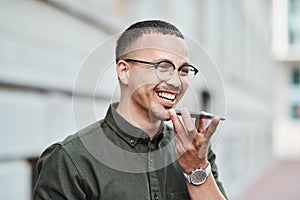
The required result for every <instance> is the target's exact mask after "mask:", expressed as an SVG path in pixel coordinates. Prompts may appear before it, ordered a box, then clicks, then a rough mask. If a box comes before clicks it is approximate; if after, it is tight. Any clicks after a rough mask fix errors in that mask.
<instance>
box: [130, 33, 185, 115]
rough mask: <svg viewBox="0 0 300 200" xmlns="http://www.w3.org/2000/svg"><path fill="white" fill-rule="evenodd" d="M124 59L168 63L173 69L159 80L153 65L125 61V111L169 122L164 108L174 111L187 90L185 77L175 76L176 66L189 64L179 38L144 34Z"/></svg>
mask: <svg viewBox="0 0 300 200" xmlns="http://www.w3.org/2000/svg"><path fill="white" fill-rule="evenodd" d="M126 58H127V59H135V60H143V61H148V62H159V61H162V60H168V61H170V62H172V63H173V64H175V66H176V69H175V71H174V73H173V75H172V76H171V78H170V79H168V80H161V79H159V78H158V77H157V75H156V70H155V68H154V67H153V66H151V65H147V64H142V63H133V62H128V63H127V64H128V66H129V68H130V70H129V71H128V85H127V86H128V87H127V90H128V91H127V92H129V93H130V95H129V99H128V101H129V109H132V108H133V112H132V113H131V110H129V113H131V114H134V112H139V114H142V113H144V114H145V115H147V116H150V117H151V118H154V119H160V120H165V119H169V114H168V111H167V110H168V109H170V108H174V107H175V106H176V104H177V103H178V102H179V100H180V99H181V98H182V96H183V95H184V93H185V91H186V90H187V88H188V78H187V77H184V76H183V77H182V76H179V74H178V71H177V67H178V66H181V65H182V64H184V63H189V60H188V49H187V46H186V44H185V42H184V40H183V39H182V38H179V37H176V36H172V35H161V34H146V35H144V36H143V37H141V38H140V39H138V41H137V42H136V43H135V44H134V45H133V48H132V51H131V53H129V54H128V55H127V57H126Z"/></svg>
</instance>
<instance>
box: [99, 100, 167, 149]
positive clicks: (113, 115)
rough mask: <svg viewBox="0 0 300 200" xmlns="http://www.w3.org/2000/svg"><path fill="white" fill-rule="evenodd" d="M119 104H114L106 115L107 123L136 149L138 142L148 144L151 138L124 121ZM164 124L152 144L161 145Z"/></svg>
mask: <svg viewBox="0 0 300 200" xmlns="http://www.w3.org/2000/svg"><path fill="white" fill-rule="evenodd" d="M117 106H118V103H112V104H111V105H110V107H109V109H108V111H107V113H106V116H105V119H104V120H105V122H106V123H107V124H108V125H109V126H110V127H111V128H112V129H113V130H114V131H115V132H116V133H117V134H118V135H119V136H120V137H121V138H122V139H123V140H125V141H126V142H127V143H128V144H129V145H130V146H132V147H134V146H135V145H136V144H137V143H138V142H141V143H148V142H149V141H150V137H149V135H148V134H147V133H145V132H144V131H143V130H141V129H139V128H137V127H135V126H133V125H132V124H131V123H129V122H128V121H127V120H126V119H124V118H123V117H122V116H121V115H120V114H119V113H118V112H117V111H116V108H117ZM163 130H164V123H163V122H161V124H160V126H159V129H158V132H157V134H156V135H155V136H154V138H153V140H152V142H153V143H155V144H157V145H158V144H159V142H160V141H161V140H162V138H163Z"/></svg>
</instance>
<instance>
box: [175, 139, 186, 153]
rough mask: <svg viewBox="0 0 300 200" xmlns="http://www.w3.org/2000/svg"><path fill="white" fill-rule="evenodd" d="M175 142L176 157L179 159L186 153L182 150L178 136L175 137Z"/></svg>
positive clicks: (184, 149)
mask: <svg viewBox="0 0 300 200" xmlns="http://www.w3.org/2000/svg"><path fill="white" fill-rule="evenodd" d="M175 141H176V153H177V156H178V157H180V156H181V155H182V154H183V153H184V152H185V151H186V148H184V146H183V144H182V142H181V140H180V139H179V138H178V135H177V136H176V138H175Z"/></svg>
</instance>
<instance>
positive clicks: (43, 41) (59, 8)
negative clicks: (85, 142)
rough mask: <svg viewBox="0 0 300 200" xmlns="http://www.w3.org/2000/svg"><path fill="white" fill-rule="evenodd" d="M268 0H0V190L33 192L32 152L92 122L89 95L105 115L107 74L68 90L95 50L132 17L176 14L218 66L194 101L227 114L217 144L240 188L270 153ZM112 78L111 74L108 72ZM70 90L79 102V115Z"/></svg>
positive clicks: (230, 189)
mask: <svg viewBox="0 0 300 200" xmlns="http://www.w3.org/2000/svg"><path fill="white" fill-rule="evenodd" d="M271 8H272V7H271V0H264V1H261V0H253V1H246V0H242V1H241V0H228V1H218V0H202V1H197V0H191V1H189V3H187V2H184V1H173V0H165V1H159V0H153V1H136V0H112V1H111V0H102V1H98V0H86V1H79V0H75V1H71V0H65V1H58V0H44V1H43V0H41V1H34V0H27V1H18V0H13V1H1V3H0V52H1V53H0V187H1V191H0V199H15V200H19V199H20V200H21V199H22V200H23V199H24V200H27V199H30V193H31V184H32V182H33V180H34V179H35V167H34V164H35V162H36V159H37V158H38V156H39V155H40V154H41V152H42V151H43V150H44V149H45V148H46V147H47V146H49V145H50V144H51V143H53V142H55V141H58V140H62V139H63V138H65V137H66V136H67V135H69V134H71V133H73V132H75V131H76V130H77V129H78V128H81V127H82V126H84V125H87V124H89V123H92V122H93V121H92V119H90V118H87V117H86V116H87V115H88V113H86V115H85V113H84V111H85V107H86V105H89V104H90V103H91V102H92V103H93V101H91V100H94V99H95V102H96V103H95V104H96V107H97V112H98V113H97V117H98V118H101V117H103V116H104V114H105V112H106V108H107V106H108V105H109V103H110V102H111V96H110V94H111V91H112V90H115V87H116V86H115V85H113V84H108V83H107V82H106V83H104V84H103V85H101V87H102V88H103V90H102V89H101V90H97V92H96V95H95V96H93V94H91V93H89V92H86V90H87V89H88V88H87V87H86V88H82V89H79V90H75V91H73V86H74V84H75V82H76V80H77V79H76V78H78V74H80V73H81V72H82V71H81V70H82V63H83V60H84V59H85V58H86V57H87V55H88V54H89V53H90V52H91V50H92V49H94V48H95V47H96V46H97V45H98V44H100V43H103V41H105V40H107V38H109V37H110V36H112V35H114V34H118V33H119V32H120V31H122V30H123V29H125V28H126V27H127V26H128V25H129V24H131V23H133V22H135V21H138V20H142V19H153V18H155V19H156V18H159V19H164V20H167V21H170V22H171V23H174V24H176V25H177V26H178V27H179V29H181V30H182V32H183V33H184V34H186V35H188V36H189V37H190V38H192V39H193V40H195V41H197V42H198V43H199V44H201V45H202V46H203V48H204V49H205V50H206V51H207V52H208V54H209V56H210V57H211V59H212V61H213V62H214V63H215V65H216V66H217V67H218V70H219V71H218V73H219V74H220V75H221V77H222V82H223V83H224V85H222V88H221V89H224V91H221V92H220V91H218V88H219V87H217V86H218V85H214V84H213V83H212V88H209V89H207V88H205V87H203V85H200V84H198V85H196V86H195V89H194V90H195V94H196V96H197V97H198V99H199V102H200V106H199V107H200V108H199V109H203V108H205V109H206V110H208V111H210V110H212V111H214V112H221V111H223V112H224V113H220V114H224V115H225V116H226V118H227V119H226V122H225V123H224V124H223V126H222V130H220V133H221V134H220V135H219V136H218V138H217V140H215V141H217V142H215V143H214V149H215V150H216V152H217V163H218V165H219V168H220V173H221V179H222V180H223V182H224V186H225V189H226V191H227V193H228V196H229V197H234V196H236V195H238V194H239V193H240V192H242V191H243V190H244V188H246V186H247V184H248V183H250V182H251V181H253V180H255V179H256V178H258V176H259V175H260V174H261V173H262V172H263V171H264V170H265V169H266V167H268V166H269V165H270V164H271V163H272V162H273V153H272V117H273V115H274V114H275V113H274V112H273V111H272V105H273V101H272V92H273V86H274V82H273V75H274V74H273V69H274V63H273V61H272V58H271V53H270V48H271ZM298 33H299V32H298ZM293 41H299V38H298V39H297V37H296V36H294V39H293ZM112 50H113V48H112ZM112 54H113V52H112ZM283 63H284V64H286V62H283ZM288 63H289V62H288ZM293 66H296V65H293ZM99 67H101V60H99ZM92 73H93V72H91V74H90V75H91V77H92ZM297 73H299V71H298V72H297ZM295 77H296V76H295ZM206 78H207V79H208V80H211V79H213V76H212V77H210V76H209V75H208V77H206ZM108 80H109V81H112V82H117V79H116V76H114V75H112V76H111V77H109V79H108ZM297 80H298V82H299V79H297ZM212 82H213V81H212ZM219 89H220V88H219ZM293 89H294V88H291V90H293ZM220 94H221V95H220ZM222 95H223V96H222ZM284 95H289V94H287V92H286V91H285V93H284ZM72 97H76V99H77V100H78V101H77V102H78V104H79V106H82V108H81V109H82V110H81V111H82V113H80V114H81V117H82V121H81V123H80V124H79V125H78V124H77V123H76V121H75V120H74V116H75V115H76V114H77V113H74V110H73V104H72ZM295 103H299V101H298V102H297V101H296V102H295ZM212 104H214V105H216V107H217V108H220V109H214V110H213V109H212V106H211V105H212ZM223 108H224V109H223ZM222 109H223V110H222ZM12 188H13V189H12ZM11 191H14V192H13V193H12V192H11Z"/></svg>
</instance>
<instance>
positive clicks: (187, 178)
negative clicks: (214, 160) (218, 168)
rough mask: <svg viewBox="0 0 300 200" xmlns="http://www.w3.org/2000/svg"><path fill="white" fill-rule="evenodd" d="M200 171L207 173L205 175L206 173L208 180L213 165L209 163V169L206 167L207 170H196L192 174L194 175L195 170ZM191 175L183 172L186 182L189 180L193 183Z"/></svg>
mask: <svg viewBox="0 0 300 200" xmlns="http://www.w3.org/2000/svg"><path fill="white" fill-rule="evenodd" d="M199 169H201V170H204V171H205V173H206V178H207V177H208V176H209V174H210V173H211V165H210V162H208V165H207V167H206V168H205V169H202V168H198V169H194V170H193V171H192V172H191V174H192V173H193V172H194V171H195V170H199ZM191 174H187V173H185V172H183V175H184V177H185V178H186V180H187V181H188V182H189V183H192V181H191Z"/></svg>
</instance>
